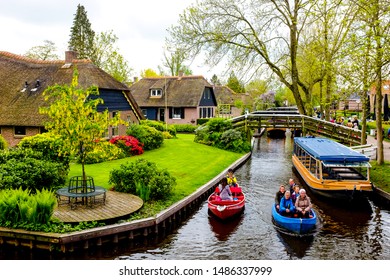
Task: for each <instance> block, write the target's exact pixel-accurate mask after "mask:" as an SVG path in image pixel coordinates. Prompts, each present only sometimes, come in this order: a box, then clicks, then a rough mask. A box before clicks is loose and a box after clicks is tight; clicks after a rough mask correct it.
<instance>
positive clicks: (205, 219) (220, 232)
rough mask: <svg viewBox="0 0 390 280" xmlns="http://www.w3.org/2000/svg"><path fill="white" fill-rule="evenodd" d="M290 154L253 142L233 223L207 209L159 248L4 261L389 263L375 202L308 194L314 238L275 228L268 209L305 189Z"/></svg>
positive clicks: (384, 218) (389, 218)
mask: <svg viewBox="0 0 390 280" xmlns="http://www.w3.org/2000/svg"><path fill="white" fill-rule="evenodd" d="M292 146H293V141H292V139H291V138H286V139H269V138H267V137H262V138H260V139H256V141H255V143H254V150H253V154H252V157H251V158H250V159H249V160H248V161H247V162H246V163H245V164H244V165H243V166H242V167H240V168H239V169H238V170H237V171H236V172H235V175H236V177H237V179H238V181H239V183H240V185H241V186H242V188H243V191H244V192H245V194H246V198H247V202H246V208H245V211H244V212H243V214H242V215H241V216H240V217H238V218H237V219H234V220H232V221H230V222H225V223H222V222H220V221H218V220H216V219H215V218H214V217H212V216H210V215H209V213H208V209H207V202H206V201H205V202H204V203H203V204H202V205H201V207H200V208H199V209H198V210H197V211H196V212H195V213H194V214H193V215H191V216H190V217H189V218H188V219H187V220H186V221H185V222H184V223H183V224H182V225H181V226H180V227H178V228H177V229H176V230H175V231H174V232H173V233H170V234H168V235H167V236H164V238H160V239H158V240H142V241H139V242H138V243H137V242H132V243H127V242H126V243H124V244H123V243H120V244H119V245H116V246H114V245H112V244H111V245H109V246H102V247H101V248H98V249H96V250H90V251H88V252H84V253H81V254H76V255H67V256H62V255H61V256H53V255H47V254H45V253H42V252H41V253H40V254H35V253H31V252H28V250H26V251H24V252H18V251H17V250H15V251H13V250H12V251H8V250H7V252H8V253H7V254H6V256H5V255H4V256H1V258H3V259H89V260H93V259H105V260H115V259H123V260H224V259H230V260H289V259H294V260H300V259H302V260H390V207H389V206H385V205H383V204H381V203H379V202H377V201H372V200H367V203H366V204H365V205H363V206H362V207H359V208H354V209H349V208H347V207H343V206H336V205H332V204H330V203H326V202H324V201H321V200H318V198H316V197H315V196H313V195H312V194H311V193H310V191H308V195H309V196H310V198H311V200H312V203H313V206H314V208H315V210H316V211H317V213H318V216H319V221H318V223H317V228H316V231H315V232H314V234H312V235H309V236H303V237H297V236H293V235H290V234H287V233H283V232H281V231H280V230H278V229H277V228H276V227H275V226H274V224H273V222H272V216H271V207H272V204H273V202H274V197H275V193H276V191H277V190H278V188H279V185H280V184H285V185H287V183H288V180H289V178H291V177H292V178H294V179H295V182H296V183H298V184H300V185H302V183H301V182H300V180H299V178H298V177H297V175H296V174H295V173H294V172H293V169H292V163H291V151H292ZM11 252H14V254H12V253H11ZM3 253H4V252H3Z"/></svg>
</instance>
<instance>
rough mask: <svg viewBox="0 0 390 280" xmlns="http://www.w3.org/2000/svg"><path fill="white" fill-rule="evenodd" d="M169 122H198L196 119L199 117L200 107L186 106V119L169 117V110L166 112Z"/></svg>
mask: <svg viewBox="0 0 390 280" xmlns="http://www.w3.org/2000/svg"><path fill="white" fill-rule="evenodd" d="M165 116H166V117H168V118H166V121H167V124H193V125H195V124H196V120H197V119H198V118H199V114H198V108H185V109H184V119H171V118H169V111H166V112H165Z"/></svg>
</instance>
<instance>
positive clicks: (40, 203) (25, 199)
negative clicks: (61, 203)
mask: <svg viewBox="0 0 390 280" xmlns="http://www.w3.org/2000/svg"><path fill="white" fill-rule="evenodd" d="M56 205H57V199H56V197H55V195H54V193H53V192H51V191H48V190H46V189H43V190H42V191H38V192H37V193H36V194H35V195H30V191H29V190H22V189H15V190H11V189H8V190H2V191H0V225H2V226H13V227H15V226H17V225H20V224H47V223H48V222H49V221H50V219H51V217H52V215H53V212H54V208H55V207H56Z"/></svg>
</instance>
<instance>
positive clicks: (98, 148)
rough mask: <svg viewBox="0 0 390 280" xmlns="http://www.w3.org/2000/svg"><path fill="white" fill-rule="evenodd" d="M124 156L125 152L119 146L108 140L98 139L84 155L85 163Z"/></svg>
mask: <svg viewBox="0 0 390 280" xmlns="http://www.w3.org/2000/svg"><path fill="white" fill-rule="evenodd" d="M125 157H126V153H125V152H124V151H123V150H122V149H121V148H119V147H117V146H115V145H113V144H111V143H110V142H108V141H100V142H98V143H96V145H95V147H94V149H93V151H91V152H89V153H87V155H86V157H85V163H86V164H93V163H99V162H104V161H111V160H116V159H121V158H125ZM78 162H79V160H78Z"/></svg>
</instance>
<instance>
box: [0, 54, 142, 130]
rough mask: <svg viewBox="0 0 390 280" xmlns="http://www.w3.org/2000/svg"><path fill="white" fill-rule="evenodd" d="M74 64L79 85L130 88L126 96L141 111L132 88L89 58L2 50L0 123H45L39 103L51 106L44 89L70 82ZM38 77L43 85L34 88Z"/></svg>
mask: <svg viewBox="0 0 390 280" xmlns="http://www.w3.org/2000/svg"><path fill="white" fill-rule="evenodd" d="M75 66H76V67H77V69H78V72H79V79H78V82H79V86H81V87H82V88H88V87H90V86H92V85H94V86H97V87H98V88H100V89H111V90H120V91H125V92H126V91H127V97H128V98H129V99H130V100H132V101H133V102H134V104H133V107H136V109H137V111H139V108H138V106H137V104H136V103H135V101H134V99H133V98H132V97H131V96H130V95H129V94H128V92H129V88H128V87H127V86H126V85H124V84H122V83H120V82H118V81H117V80H115V79H114V78H113V77H111V76H110V75H109V74H107V73H106V72H104V71H103V70H101V69H100V68H98V67H96V66H95V65H94V64H92V63H91V61H89V60H73V61H72V63H67V64H66V63H65V61H64V60H55V61H42V60H36V59H30V58H27V57H23V56H19V55H15V54H12V53H8V52H2V51H0V81H1V86H0V125H3V126H4V125H12V126H14V125H15V126H42V125H43V122H44V121H45V120H46V116H44V115H41V114H39V107H41V106H48V104H46V102H45V101H44V99H43V96H42V93H43V91H44V90H45V89H46V88H47V87H48V86H52V85H55V84H59V85H65V84H70V83H71V81H72V77H73V71H74V68H75ZM37 81H39V83H40V86H39V87H38V88H37V89H36V91H32V89H34V88H35V87H36V83H37ZM26 83H27V87H26V89H25V90H24V91H23V89H24V87H25V84H26Z"/></svg>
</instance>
